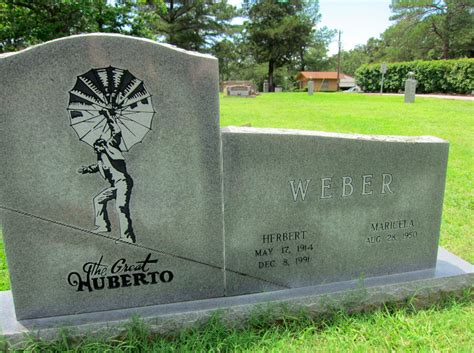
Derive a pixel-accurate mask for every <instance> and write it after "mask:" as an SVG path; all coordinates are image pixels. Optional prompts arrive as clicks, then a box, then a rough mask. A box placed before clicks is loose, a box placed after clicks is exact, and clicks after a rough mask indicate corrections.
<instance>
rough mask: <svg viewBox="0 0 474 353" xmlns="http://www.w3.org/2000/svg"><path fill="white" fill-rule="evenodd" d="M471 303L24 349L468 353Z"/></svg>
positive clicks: (213, 324) (134, 329)
mask: <svg viewBox="0 0 474 353" xmlns="http://www.w3.org/2000/svg"><path fill="white" fill-rule="evenodd" d="M473 309H474V307H473V305H472V295H470V294H469V293H468V292H467V291H466V292H465V293H464V294H463V295H462V296H460V297H458V298H454V297H448V298H446V299H445V300H444V301H441V302H440V303H438V304H437V305H434V306H431V307H429V308H427V309H424V310H417V309H416V308H415V307H414V306H412V305H411V304H410V303H408V304H405V305H404V306H403V307H398V306H395V307H384V308H381V309H379V310H376V311H375V312H371V313H355V314H351V315H349V314H347V313H344V312H335V313H331V314H328V315H325V316H319V317H318V318H310V317H308V316H306V315H304V314H301V315H296V316H295V315H287V316H285V317H284V319H281V320H279V321H277V322H275V321H273V322H270V321H269V320H268V319H267V317H266V315H265V313H263V314H262V315H259V316H256V317H255V319H253V320H251V321H250V322H249V323H247V324H246V325H245V326H244V327H243V328H240V329H235V328H228V327H226V326H224V325H223V324H222V323H221V321H220V320H219V319H218V318H217V317H214V318H213V319H211V320H210V321H209V322H208V323H206V324H205V325H204V326H202V327H199V328H196V329H193V330H186V331H182V332H180V333H178V334H176V335H174V336H162V335H161V336H158V335H152V334H150V333H149V331H148V329H147V327H146V326H145V325H143V324H141V323H140V322H139V321H135V322H133V323H131V324H130V326H129V327H128V329H127V331H126V334H124V335H123V336H122V337H119V338H116V339H100V338H91V337H89V338H83V339H81V340H79V341H71V340H70V339H68V338H67V334H64V336H63V337H62V338H60V339H58V340H57V341H54V342H42V341H38V340H35V339H31V340H29V342H28V344H27V347H28V349H27V350H28V351H38V352H40V351H41V352H45V351H48V352H49V351H53V352H73V351H74V352H104V351H109V352H110V351H120V352H249V353H253V352H364V353H365V352H391V351H399V352H440V351H442V352H472V341H473V339H474V335H473V332H474V310H473Z"/></svg>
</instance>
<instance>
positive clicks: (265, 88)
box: [263, 80, 268, 93]
mask: <svg viewBox="0 0 474 353" xmlns="http://www.w3.org/2000/svg"><path fill="white" fill-rule="evenodd" d="M263 93H268V81H267V80H265V81H263Z"/></svg>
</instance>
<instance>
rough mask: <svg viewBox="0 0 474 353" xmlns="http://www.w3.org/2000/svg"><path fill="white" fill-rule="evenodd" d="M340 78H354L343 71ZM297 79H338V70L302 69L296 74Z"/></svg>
mask: <svg viewBox="0 0 474 353" xmlns="http://www.w3.org/2000/svg"><path fill="white" fill-rule="evenodd" d="M339 78H340V79H343V78H352V77H351V76H348V75H346V74H343V73H342V72H341V73H339ZM296 79H297V80H302V79H307V80H317V79H319V80H323V79H326V80H337V72H336V71H300V72H299V73H298V75H297V76H296Z"/></svg>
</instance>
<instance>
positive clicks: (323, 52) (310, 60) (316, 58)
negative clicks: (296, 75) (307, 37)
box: [297, 27, 337, 71]
mask: <svg viewBox="0 0 474 353" xmlns="http://www.w3.org/2000/svg"><path fill="white" fill-rule="evenodd" d="M336 33H337V31H336V30H334V29H329V28H327V27H322V28H321V29H318V30H315V31H314V34H313V36H312V38H311V41H310V42H309V43H308V44H307V46H303V47H302V48H301V52H300V54H299V58H298V60H297V62H298V66H299V67H298V71H306V70H309V71H324V70H327V69H329V66H330V61H329V58H328V47H329V44H330V43H331V42H332V41H333V40H334V37H335V35H336Z"/></svg>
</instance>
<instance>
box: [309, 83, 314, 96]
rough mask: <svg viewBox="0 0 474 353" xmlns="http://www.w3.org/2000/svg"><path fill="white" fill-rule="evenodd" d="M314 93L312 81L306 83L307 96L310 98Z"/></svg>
mask: <svg viewBox="0 0 474 353" xmlns="http://www.w3.org/2000/svg"><path fill="white" fill-rule="evenodd" d="M313 92H314V81H312V80H309V81H308V95H310V96H312V95H313Z"/></svg>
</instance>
